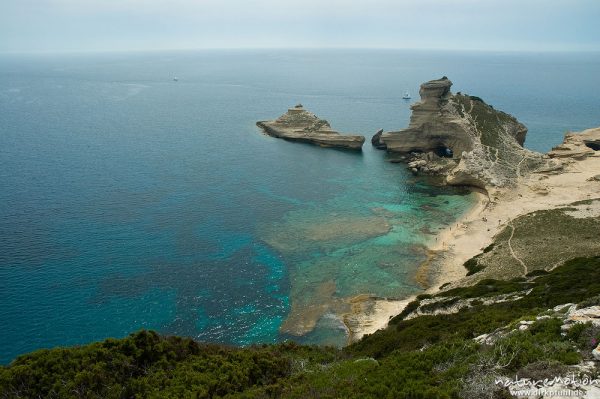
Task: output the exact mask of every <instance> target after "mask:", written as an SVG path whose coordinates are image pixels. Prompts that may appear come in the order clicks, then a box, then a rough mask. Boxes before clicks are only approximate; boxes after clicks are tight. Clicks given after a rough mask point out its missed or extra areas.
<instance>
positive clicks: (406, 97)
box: [402, 92, 410, 100]
mask: <svg viewBox="0 0 600 399" xmlns="http://www.w3.org/2000/svg"><path fill="white" fill-rule="evenodd" d="M402 98H403V99H404V100H410V93H409V92H406V93H404V95H403V96H402Z"/></svg>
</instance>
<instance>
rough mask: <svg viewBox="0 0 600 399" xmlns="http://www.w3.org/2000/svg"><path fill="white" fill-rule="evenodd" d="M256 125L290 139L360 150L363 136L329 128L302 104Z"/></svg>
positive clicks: (265, 130)
mask: <svg viewBox="0 0 600 399" xmlns="http://www.w3.org/2000/svg"><path fill="white" fill-rule="evenodd" d="M256 125H257V126H258V127H260V128H261V129H262V130H263V131H264V132H265V133H266V134H268V135H269V136H273V137H279V138H282V139H286V140H290V141H300V142H304V143H311V144H316V145H319V146H321V147H334V148H343V149H348V150H356V151H360V150H362V145H363V143H364V142H365V137H364V136H359V135H343V134H340V133H339V132H336V131H335V130H333V129H332V128H331V126H330V125H329V122H327V121H326V120H324V119H320V118H319V117H317V116H316V115H315V114H313V113H311V112H309V111H307V110H305V109H304V107H303V106H302V104H298V105H296V106H295V107H294V108H290V109H288V111H287V112H286V113H285V114H283V115H281V116H280V117H279V118H277V119H276V120H274V121H259V122H256Z"/></svg>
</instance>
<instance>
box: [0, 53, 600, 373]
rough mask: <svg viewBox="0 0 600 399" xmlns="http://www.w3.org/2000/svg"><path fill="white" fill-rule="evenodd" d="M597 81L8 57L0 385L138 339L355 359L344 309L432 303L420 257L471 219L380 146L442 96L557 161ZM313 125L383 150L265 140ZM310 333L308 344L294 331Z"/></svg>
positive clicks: (418, 70)
mask: <svg viewBox="0 0 600 399" xmlns="http://www.w3.org/2000/svg"><path fill="white" fill-rule="evenodd" d="M598 71H600V54H597V53H595V54H566V53H565V54H560V53H555V54H518V53H514V54H511V53H497V54H496V53H457V52H420V51H367V50H364V51H361V50H353V51H342V50H334V51H332V50H327V51H326V50H319V51H317V50H295V51H283V50H269V51H266V50H264V51H204V52H170V53H135V54H87V55H64V54H63V55H37V56H33V55H29V56H27V55H0V323H1V325H0V363H7V362H9V361H10V360H11V359H13V358H14V357H15V356H17V355H18V354H21V353H24V352H28V351H31V350H35V349H38V348H46V347H54V346H64V345H73V344H82V343H87V342H90V341H93V340H100V339H104V338H106V337H123V336H126V335H127V334H129V333H131V332H134V331H136V330H139V329H141V328H147V329H155V330H158V331H160V332H162V333H167V334H179V335H186V336H192V337H195V338H196V339H198V340H201V341H209V342H221V343H226V344H234V345H248V344H252V343H258V342H277V341H281V340H285V339H296V340H298V341H300V342H313V343H330V344H338V345H340V344H343V343H344V342H345V330H344V328H343V325H342V324H341V322H340V320H339V317H337V316H336V311H335V308H336V306H338V305H339V303H338V302H339V300H340V299H343V298H350V297H352V296H355V295H358V294H364V293H369V294H373V295H379V296H386V297H403V296H407V295H410V294H413V293H415V292H419V291H420V290H421V289H422V288H421V287H420V286H419V284H418V283H417V282H416V281H415V280H414V274H415V270H416V268H417V267H418V265H419V263H420V262H421V261H422V260H424V259H425V253H426V252H425V246H426V245H427V243H428V242H430V240H431V239H432V237H433V234H434V233H435V232H436V231H437V230H438V229H440V228H443V227H444V226H446V225H448V224H449V223H452V222H453V221H454V220H456V218H457V217H459V216H460V214H461V213H462V212H464V211H465V210H466V209H467V208H468V207H469V205H470V204H471V203H472V200H473V198H472V196H471V195H468V194H467V193H465V192H463V191H460V190H456V189H449V188H439V187H434V186H432V185H430V184H428V183H427V182H426V181H423V180H419V179H416V178H415V177H413V176H412V175H411V174H410V173H407V171H406V170H405V168H404V167H403V166H402V165H398V164H392V163H389V162H387V161H386V160H385V154H384V153H383V152H381V151H376V150H373V149H372V148H371V146H370V143H369V139H370V136H371V135H372V134H373V133H374V132H375V131H377V130H378V129H380V128H383V129H386V130H396V129H400V128H403V127H406V125H407V123H408V119H409V116H410V110H409V104H410V102H411V101H416V99H417V97H418V87H419V84H420V83H422V82H424V81H427V80H430V79H434V78H439V77H441V76H442V75H447V76H448V77H449V78H450V79H451V80H452V81H453V82H454V87H453V91H461V92H463V93H469V94H472V95H477V96H479V97H482V98H483V99H484V100H485V101H486V102H488V103H489V104H492V105H493V106H494V107H495V108H497V109H501V110H504V111H506V112H509V113H511V114H513V115H515V116H516V117H517V118H518V119H519V120H520V121H522V122H523V123H525V124H526V125H527V126H528V127H529V134H528V136H527V141H526V146H527V147H529V148H531V149H534V150H540V151H547V150H549V149H550V148H551V147H552V146H553V145H556V144H558V143H559V142H560V141H561V139H562V136H563V134H564V132H565V131H567V130H581V129H584V128H589V127H595V126H600V74H599V73H598ZM174 77H177V78H178V81H174V79H173V78H174ZM406 90H408V91H410V92H411V93H412V95H413V100H411V101H404V100H402V99H401V97H402V95H403V94H404V92H405V91H406ZM297 103H302V104H304V106H305V107H306V108H307V109H309V110H311V111H312V112H314V113H316V114H317V115H318V116H320V117H322V118H325V119H327V120H329V121H330V123H331V124H332V126H333V127H334V128H335V129H337V130H339V131H342V132H352V133H360V134H364V135H365V136H368V139H367V143H365V146H364V150H363V152H362V153H350V152H344V151H338V150H332V149H323V148H318V147H314V146H310V145H305V144H298V143H290V142H286V141H282V140H278V139H274V138H271V137H267V136H264V135H263V134H261V132H260V131H259V130H258V129H257V128H256V126H255V122H256V121H257V120H264V119H272V118H276V117H278V116H279V115H281V114H282V113H284V112H285V111H286V110H287V108H288V107H290V106H293V105H295V104H297ZM315 309H321V310H318V311H315ZM305 315H308V316H306V317H308V318H311V317H312V319H313V320H312V323H313V324H314V326H313V327H314V328H312V327H311V330H312V331H311V332H308V333H307V334H306V335H304V336H302V337H295V336H293V335H290V334H288V333H285V332H282V331H280V328H281V326H282V325H284V324H286V323H287V325H288V326H289V325H291V327H292V328H293V327H294V326H295V325H297V324H298V323H304V324H306V323H308V324H310V323H311V321H310V320H308V321H307V320H306V318H305ZM290 316H294V317H290Z"/></svg>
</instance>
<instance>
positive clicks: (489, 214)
mask: <svg viewBox="0 0 600 399" xmlns="http://www.w3.org/2000/svg"><path fill="white" fill-rule="evenodd" d="M557 162H559V163H560V164H561V165H562V167H563V168H562V170H561V171H543V172H536V173H531V174H529V175H527V176H524V177H521V178H519V180H518V181H517V183H516V184H515V186H514V187H510V188H495V189H491V190H489V192H488V193H476V195H477V197H478V200H477V201H476V203H475V204H474V205H473V207H472V208H471V209H470V210H469V211H467V212H466V213H465V214H464V215H463V216H462V217H461V218H460V219H459V220H458V221H457V223H456V224H454V225H452V226H449V227H448V228H447V229H445V230H442V231H441V232H440V233H439V234H438V235H437V237H436V238H437V239H435V240H434V242H433V243H432V245H431V246H430V248H429V249H430V258H429V259H428V261H426V262H425V263H424V264H423V265H422V266H421V268H420V271H419V273H418V275H417V277H416V278H417V279H418V280H420V281H423V280H428V281H429V286H428V287H427V288H426V290H425V291H424V293H435V292H437V291H439V290H440V286H444V287H445V288H446V287H454V286H458V285H462V284H468V283H470V282H474V281H476V279H477V278H478V276H477V275H473V276H469V277H466V274H467V270H466V269H465V268H464V266H463V264H464V263H465V262H466V261H467V260H469V259H470V258H472V257H473V256H475V255H477V254H479V253H480V252H481V251H482V250H483V249H484V248H485V247H487V246H488V245H489V244H490V243H491V242H492V240H493V238H494V236H495V235H496V234H498V233H499V232H500V231H502V230H503V229H504V228H505V227H506V226H507V225H509V223H510V221H511V220H513V219H515V218H516V217H519V216H521V215H524V214H527V213H530V212H533V211H537V210H543V209H553V208H558V207H562V206H565V205H568V204H570V203H573V202H576V201H581V200H587V199H592V198H598V197H600V181H598V180H595V179H594V176H597V175H598V174H599V173H600V153H598V152H596V154H594V155H592V156H589V157H587V158H584V159H573V158H566V159H558V160H557ZM414 298H415V297H414V296H413V297H409V298H406V299H403V300H386V299H373V303H372V304H371V305H370V312H368V313H367V314H364V313H363V314H362V315H353V316H352V319H353V321H354V322H353V323H352V328H351V331H352V334H351V339H352V340H353V341H355V340H358V339H360V338H361V337H362V336H363V335H366V334H371V333H373V332H375V331H377V330H379V329H381V328H385V327H386V326H387V323H388V321H389V319H390V318H391V317H393V316H395V315H397V314H398V313H400V312H401V311H402V309H403V308H404V307H405V306H406V305H407V304H408V303H409V302H410V301H412V300H413V299H414Z"/></svg>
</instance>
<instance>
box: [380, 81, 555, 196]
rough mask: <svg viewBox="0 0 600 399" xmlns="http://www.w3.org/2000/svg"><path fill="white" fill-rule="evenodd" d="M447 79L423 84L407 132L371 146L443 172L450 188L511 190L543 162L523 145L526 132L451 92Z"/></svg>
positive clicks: (418, 168)
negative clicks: (452, 186)
mask: <svg viewBox="0 0 600 399" xmlns="http://www.w3.org/2000/svg"><path fill="white" fill-rule="evenodd" d="M451 86H452V82H451V81H450V80H449V79H448V78H446V77H445V76H444V77H443V78H441V79H437V80H432V81H429V82H426V83H423V84H422V85H421V89H420V91H419V94H420V95H421V101H420V102H417V103H416V104H414V105H412V106H411V109H412V115H411V118H410V124H409V126H408V128H406V129H403V130H400V131H396V132H387V133H383V134H382V135H381V136H380V137H379V138H377V139H376V138H373V140H374V145H377V146H381V147H385V148H386V149H387V151H388V152H391V153H397V154H401V155H404V156H406V158H407V160H408V161H409V167H410V168H411V170H413V172H424V173H430V174H442V175H444V176H446V181H447V183H448V184H452V185H469V186H475V187H480V188H489V187H493V186H498V187H502V186H509V185H511V184H512V183H514V181H515V179H516V178H517V177H518V176H519V175H521V174H523V173H526V172H527V171H528V170H531V169H533V168H537V167H539V166H541V165H542V164H544V163H545V161H544V160H543V158H542V155H541V154H538V153H534V152H531V151H528V150H526V149H524V148H523V147H522V145H523V143H524V141H525V135H526V134H527V128H526V127H525V126H524V125H523V124H521V123H520V122H519V121H517V120H516V119H515V118H514V117H512V116H511V115H509V114H506V113H504V112H501V111H497V110H495V109H494V108H493V107H492V106H490V105H488V104H486V103H485V102H484V101H483V100H481V99H480V98H479V97H474V96H468V95H463V94H460V93H458V94H452V93H451V92H450V87H451Z"/></svg>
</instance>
